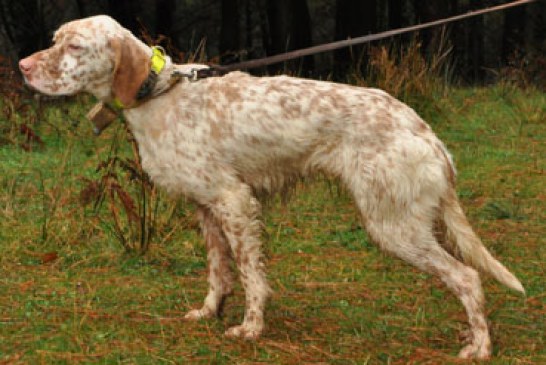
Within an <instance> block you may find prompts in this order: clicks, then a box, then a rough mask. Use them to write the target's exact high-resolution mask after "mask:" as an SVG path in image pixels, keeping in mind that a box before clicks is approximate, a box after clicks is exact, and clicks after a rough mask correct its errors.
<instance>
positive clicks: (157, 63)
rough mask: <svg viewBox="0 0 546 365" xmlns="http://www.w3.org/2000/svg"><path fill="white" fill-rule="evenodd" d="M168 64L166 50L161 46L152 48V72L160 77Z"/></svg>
mask: <svg viewBox="0 0 546 365" xmlns="http://www.w3.org/2000/svg"><path fill="white" fill-rule="evenodd" d="M166 63H167V59H166V58H165V50H164V49H163V48H162V47H159V46H154V47H152V67H151V69H152V71H153V72H155V73H156V74H157V75H159V74H160V73H161V71H162V70H163V68H165V64H166Z"/></svg>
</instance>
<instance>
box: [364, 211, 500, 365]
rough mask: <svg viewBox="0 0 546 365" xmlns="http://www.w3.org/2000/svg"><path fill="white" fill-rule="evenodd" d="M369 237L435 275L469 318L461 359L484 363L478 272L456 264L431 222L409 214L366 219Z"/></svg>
mask: <svg viewBox="0 0 546 365" xmlns="http://www.w3.org/2000/svg"><path fill="white" fill-rule="evenodd" d="M365 221H366V228H367V231H368V232H369V234H370V236H371V237H372V238H373V239H374V241H376V242H377V243H378V244H379V245H380V246H381V248H382V249H383V250H385V251H387V252H389V253H391V254H393V255H394V256H397V257H399V258H401V259H402V260H404V261H406V262H408V263H410V264H412V265H414V266H416V267H417V268H419V269H421V270H423V271H425V272H427V273H429V274H433V275H437V276H439V277H440V279H441V280H442V281H443V282H444V283H445V284H446V286H447V287H448V288H449V289H450V290H451V291H452V292H453V293H454V294H455V295H456V296H457V297H458V298H459V300H460V301H461V302H462V304H463V306H464V307H465V310H466V313H467V315H468V319H469V324H470V332H471V336H472V339H471V343H470V344H469V345H467V346H466V347H464V348H463V349H462V350H461V352H460V353H459V356H460V357H462V358H477V359H485V358H488V357H489V356H490V354H491V342H490V338H489V331H488V328H487V323H486V319H485V315H484V302H485V300H484V295H483V291H482V287H481V282H480V277H479V275H478V272H477V271H476V270H474V269H473V268H471V267H470V266H467V265H465V264H463V263H462V262H460V261H458V260H456V259H455V258H454V257H453V256H451V255H450V254H449V253H448V252H447V251H445V250H444V249H443V248H442V247H441V246H440V244H439V243H438V242H437V240H436V238H435V237H434V234H433V231H432V229H433V228H432V227H433V224H432V220H431V219H430V218H428V217H427V216H426V215H425V216H416V215H412V213H410V212H409V210H408V211H407V212H405V214H404V212H402V213H400V212H399V214H396V217H394V216H391V217H389V218H382V217H381V218H379V217H366V219H365Z"/></svg>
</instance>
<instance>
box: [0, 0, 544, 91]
mask: <svg viewBox="0 0 546 365" xmlns="http://www.w3.org/2000/svg"><path fill="white" fill-rule="evenodd" d="M506 2H509V1H496V0H140V1H126V0H24V1H11V0H0V56H3V59H4V61H6V60H10V61H11V63H12V64H16V63H15V62H14V61H16V60H17V59H19V58H21V57H23V56H26V55H28V54H30V53H32V52H34V51H36V50H39V49H42V48H44V47H47V46H48V45H49V44H50V39H51V36H52V33H53V31H54V30H55V29H56V28H57V27H58V26H59V25H60V24H62V23H64V22H66V21H69V20H72V19H75V18H81V17H86V16H90V15H95V14H109V15H111V16H113V17H114V18H116V19H117V20H118V21H119V22H120V23H122V24H123V25H124V26H125V27H127V28H129V29H130V30H132V31H133V32H134V33H135V34H137V35H139V36H140V37H143V38H144V39H145V40H146V41H148V42H153V43H160V44H162V45H163V46H164V47H166V48H167V49H168V50H169V52H170V53H171V54H173V55H174V57H175V59H177V60H178V61H182V62H183V61H186V60H188V58H189V57H190V55H195V54H196V53H197V54H199V55H200V56H201V57H202V56H205V57H206V59H208V60H209V61H212V62H221V63H231V62H236V61H239V60H245V59H251V58H257V57H263V56H266V55H273V54H277V53H281V52H284V51H289V50H293V49H298V48H303V47H308V46H310V45H316V44H321V43H326V42H330V41H333V40H340V39H346V38H348V37H356V36H360V35H365V34H369V33H374V32H378V31H383V30H387V29H392V28H398V27H402V26H407V25H411V24H416V23H419V22H426V21H430V20H434V19H438V18H443V17H447V16H450V15H454V14H459V13H464V12H467V11H469V10H474V9H480V8H483V7H488V6H492V5H497V4H501V3H506ZM545 38H546V1H538V2H536V3H533V4H530V5H526V6H522V7H518V8H514V9H510V10H508V11H504V12H498V13H494V14H491V15H486V16H481V17H478V18H474V19H470V20H466V21H462V22H458V23H456V24H452V25H450V26H448V27H447V28H445V29H442V28H436V29H433V30H427V31H422V32H420V33H419V34H418V35H415V34H413V35H405V36H400V37H395V38H393V39H391V40H389V41H388V42H390V44H394V45H395V46H402V45H404V44H405V43H408V42H410V41H412V40H413V41H415V40H417V42H419V43H420V44H421V50H422V52H423V54H424V55H426V54H428V53H431V52H435V50H436V49H437V48H438V45H439V43H440V42H444V44H447V45H448V46H449V47H452V59H453V65H454V66H453V67H454V70H455V72H456V74H457V75H458V76H460V79H461V80H463V81H467V82H483V81H489V80H492V79H494V78H495V75H496V74H497V70H499V69H501V68H503V67H506V66H511V65H512V66H514V65H516V66H518V67H522V68H530V69H531V68H533V69H535V70H536V72H535V74H536V75H538V74H540V73H543V72H544V69H545V68H546V64H545V62H544V55H545V54H546V52H545V50H546V40H545ZM367 50H368V47H355V48H352V49H344V50H340V51H337V52H334V53H330V54H324V55H319V56H314V57H308V58H306V59H304V60H300V61H297V62H292V63H289V64H286V65H280V66H276V68H273V69H270V70H269V72H276V71H279V68H280V67H284V68H288V69H289V70H290V71H293V72H300V73H302V74H304V75H305V74H315V75H334V76H335V77H337V76H340V75H343V73H344V72H345V71H346V70H347V69H348V68H349V67H350V65H354V64H356V63H357V62H355V61H359V63H358V64H359V65H361V67H365V66H366V59H367ZM531 71H532V70H531ZM537 77H538V76H537Z"/></svg>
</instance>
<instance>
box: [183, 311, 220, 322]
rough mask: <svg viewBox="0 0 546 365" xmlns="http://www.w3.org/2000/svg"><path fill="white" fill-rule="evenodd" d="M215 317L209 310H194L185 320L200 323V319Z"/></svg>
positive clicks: (187, 314)
mask: <svg viewBox="0 0 546 365" xmlns="http://www.w3.org/2000/svg"><path fill="white" fill-rule="evenodd" d="M212 317H214V313H212V311H210V310H209V309H208V308H201V309H193V310H191V311H189V312H188V313H186V315H185V316H184V319H185V320H187V321H198V320H200V319H207V318H212Z"/></svg>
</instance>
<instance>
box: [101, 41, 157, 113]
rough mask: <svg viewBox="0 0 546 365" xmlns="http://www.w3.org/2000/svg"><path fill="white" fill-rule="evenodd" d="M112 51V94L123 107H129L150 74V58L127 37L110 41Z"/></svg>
mask: <svg viewBox="0 0 546 365" xmlns="http://www.w3.org/2000/svg"><path fill="white" fill-rule="evenodd" d="M110 45H111V47H112V49H113V50H114V57H115V59H114V79H113V82H112V93H113V95H114V97H115V98H116V99H117V101H118V102H120V103H121V104H122V105H123V106H126V107H127V106H130V105H131V104H133V103H134V102H135V100H136V95H137V92H138V90H139V89H140V86H141V85H142V84H143V83H144V81H145V80H146V78H147V77H148V74H149V72H150V62H151V61H150V56H149V55H148V54H147V53H146V50H145V49H143V48H142V47H139V45H138V44H136V43H135V42H134V41H133V40H132V39H128V37H124V38H123V39H121V38H115V39H112V40H111V41H110Z"/></svg>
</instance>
